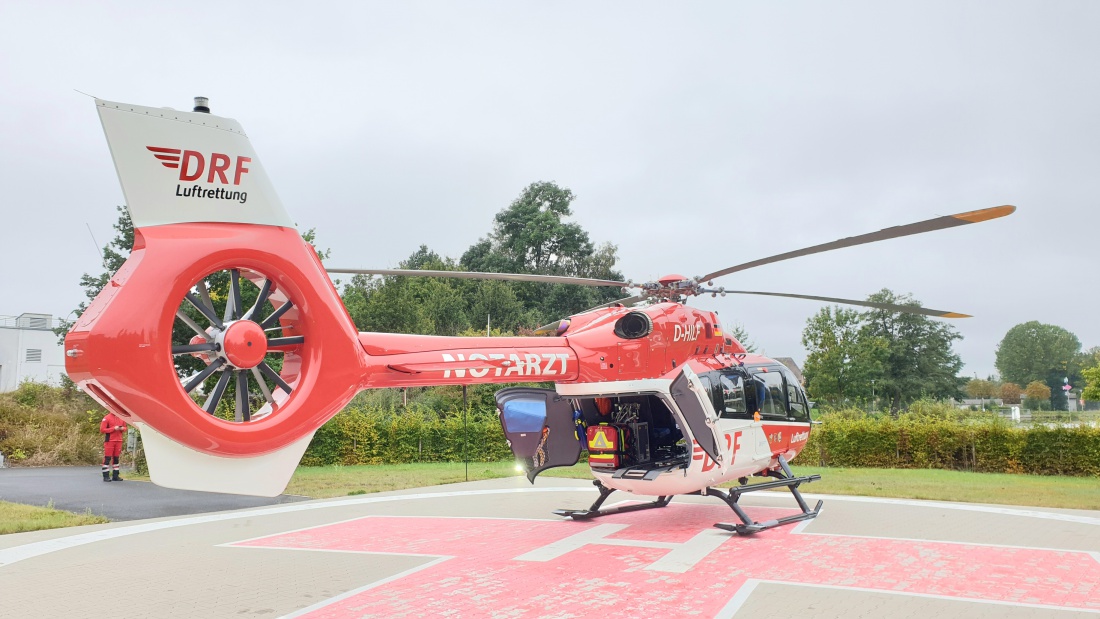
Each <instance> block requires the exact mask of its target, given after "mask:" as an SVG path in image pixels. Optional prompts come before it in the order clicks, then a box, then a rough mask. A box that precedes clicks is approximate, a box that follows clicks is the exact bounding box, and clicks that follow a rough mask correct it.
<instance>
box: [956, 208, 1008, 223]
mask: <svg viewBox="0 0 1100 619" xmlns="http://www.w3.org/2000/svg"><path fill="white" fill-rule="evenodd" d="M1014 212H1016V207H1015V206H1012V205H1011V204H1006V205H1004V206H994V207H993V208H983V209H981V210H978V211H970V212H967V213H959V214H958V215H952V217H954V218H955V219H961V220H963V221H965V222H967V223H972V224H976V223H978V222H979V221H989V220H990V219H997V218H998V217H1004V216H1005V215H1011V214H1012V213H1014Z"/></svg>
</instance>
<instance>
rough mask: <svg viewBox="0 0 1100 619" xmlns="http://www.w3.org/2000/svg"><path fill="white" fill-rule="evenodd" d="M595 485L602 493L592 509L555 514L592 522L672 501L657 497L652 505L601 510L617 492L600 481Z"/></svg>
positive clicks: (619, 506)
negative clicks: (601, 517)
mask: <svg viewBox="0 0 1100 619" xmlns="http://www.w3.org/2000/svg"><path fill="white" fill-rule="evenodd" d="M592 484H593V485H595V486H596V488H597V489H598V490H599V491H600V498H598V499H596V502H595V503H593V504H592V507H589V508H588V509H556V510H554V513H555V514H557V515H558V516H564V517H566V518H572V519H573V520H591V519H593V518H599V517H600V516H609V515H611V514H622V513H624V512H636V511H639V510H643V509H653V508H655V507H664V506H665V505H668V503H669V501H671V500H672V497H670V496H662V497H657V500H656V501H653V502H651V503H640V504H639V503H634V504H630V505H616V506H615V507H608V508H607V509H600V506H601V505H603V502H604V501H606V500H607V497H609V496H611V493H612V492H615V489H614V488H608V487H607V486H605V485H603V484H602V483H600V480H598V479H597V480H594V481H593V482H592Z"/></svg>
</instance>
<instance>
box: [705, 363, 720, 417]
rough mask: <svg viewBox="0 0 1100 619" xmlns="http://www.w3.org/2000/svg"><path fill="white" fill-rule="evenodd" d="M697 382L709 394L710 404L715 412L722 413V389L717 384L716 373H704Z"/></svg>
mask: <svg viewBox="0 0 1100 619" xmlns="http://www.w3.org/2000/svg"><path fill="white" fill-rule="evenodd" d="M699 382H700V383H702V384H703V389H706V391H707V393H708V394H710V404H711V406H713V407H714V411H715V412H721V411H722V387H721V385H720V384H719V382H718V372H706V373H704V374H700V375H699Z"/></svg>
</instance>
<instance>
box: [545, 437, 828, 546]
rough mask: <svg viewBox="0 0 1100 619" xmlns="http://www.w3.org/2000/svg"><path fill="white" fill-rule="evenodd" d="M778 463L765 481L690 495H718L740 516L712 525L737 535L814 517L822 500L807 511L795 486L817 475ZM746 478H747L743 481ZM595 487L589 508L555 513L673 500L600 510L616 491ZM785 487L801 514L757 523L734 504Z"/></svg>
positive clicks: (586, 513) (594, 514)
mask: <svg viewBox="0 0 1100 619" xmlns="http://www.w3.org/2000/svg"><path fill="white" fill-rule="evenodd" d="M779 466H780V467H782V469H783V472H782V473H781V472H779V471H768V473H767V475H768V476H769V477H774V478H775V481H766V482H763V483H759V484H751V485H742V486H739V487H734V488H730V490H729V492H723V491H721V490H719V489H717V488H705V489H703V490H702V491H700V492H693V493H691V494H697V495H700V496H713V497H718V498H719V499H722V500H723V501H725V502H726V505H729V506H730V508H731V509H733V511H734V513H736V514H737V517H738V518H740V519H741V523H739V524H731V523H724V522H719V523H717V524H715V525H714V526H716V527H718V528H719V529H723V530H726V531H732V532H734V533H737V534H738V535H750V534H752V533H758V532H760V531H764V530H766V529H771V528H774V527H780V526H783V525H785V524H791V523H792V522H799V521H801V520H809V519H811V518H816V517H817V514H818V512H820V511H821V505H822V503H823V502H824V501H818V502H817V506H815V507H814V508H813V510H812V511H811V510H810V507H809V506H808V505H806V501H805V499H803V498H802V494H801V493H800V492H799V491H798V486H799V485H801V484H803V483H810V482H811V481H817V480H819V479H821V476H820V475H809V476H806V477H795V476H794V474H793V473H792V472H791V468H790V467H789V466H787V460H786V459H785V458H784V457H783V456H779ZM746 481H747V480H746ZM592 484H593V485H594V486H596V488H597V489H598V490H599V491H600V498H598V499H596V502H595V503H593V504H592V507H589V508H588V509H556V510H554V513H555V514H556V515H558V516H564V517H566V518H572V519H573V520H591V519H593V518H599V517H600V516H609V515H611V514H621V513H624V512H636V511H640V510H643V509H653V508H655V507H664V506H666V505H668V504H669V502H670V501H672V497H671V496H661V497H657V500H656V501H653V502H651V503H634V504H629V505H616V506H615V507H609V508H607V509H600V506H601V505H603V502H604V501H606V500H607V497H609V496H611V493H612V492H615V489H614V488H608V487H607V486H605V485H603V484H602V483H600V480H598V479H597V480H595V481H593V482H592ZM783 487H786V488H787V489H788V490H790V491H791V494H793V495H794V500H795V501H798V506H799V507H800V508H801V509H802V513H801V514H795V515H793V516H786V517H784V518H776V519H774V520H766V521H764V522H756V521H755V520H753V519H752V518H750V517H749V515H748V514H746V513H745V510H743V509H741V506H740V505H738V504H737V501H738V499H740V498H741V495H742V494H744V493H746V492H756V491H757V490H769V489H771V488H783Z"/></svg>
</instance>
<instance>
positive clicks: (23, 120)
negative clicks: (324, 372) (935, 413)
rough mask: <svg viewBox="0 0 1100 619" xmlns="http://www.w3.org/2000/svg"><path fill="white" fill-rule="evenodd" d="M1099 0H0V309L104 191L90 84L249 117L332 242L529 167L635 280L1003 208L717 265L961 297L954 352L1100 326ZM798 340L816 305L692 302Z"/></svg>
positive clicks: (29, 290) (84, 236) (399, 230)
mask: <svg viewBox="0 0 1100 619" xmlns="http://www.w3.org/2000/svg"><path fill="white" fill-rule="evenodd" d="M1098 33H1100V4H1097V3H1095V2H1006V1H1001V0H998V1H996V2H957V1H952V2H928V1H921V2H911V3H899V2H890V3H884V2H871V1H868V2H830V3H823V2H782V3H774V2H773V3H765V2H757V3H751V4H750V3H732V2H691V3H647V2H600V3H594V2H553V3H549V2H541V3H526V2H511V1H510V2H465V3H458V2H396V1H393V2H388V3H365V2H356V3H351V2H348V3H339V4H338V3H301V2H293V3H292V2H262V3H259V2H257V3H230V2H215V3H206V2H187V3H162V2H143V3H137V2H125V3H122V2H118V3H107V2H97V3H89V2H71V3H59V2H44V1H35V2H18V1H14V0H6V1H5V2H3V3H2V4H0V186H2V188H3V191H2V193H0V205H2V209H3V211H2V213H3V224H2V226H0V247H2V248H3V254H2V255H3V268H2V269H0V314H4V315H16V314H20V313H22V312H48V313H52V314H54V315H58V316H64V315H65V314H67V313H68V312H69V311H70V310H71V309H72V308H74V307H75V306H76V305H77V303H79V302H80V301H81V299H82V298H83V297H82V291H81V289H80V288H79V285H78V281H79V278H80V275H81V273H83V272H85V271H91V272H98V271H99V270H101V269H100V268H99V267H98V260H99V258H98V254H97V251H96V248H95V245H94V244H93V243H92V240H91V238H90V236H89V231H88V226H90V227H91V230H92V232H93V233H94V236H95V238H96V240H97V241H98V243H99V244H100V245H102V244H104V243H106V242H107V241H108V240H109V239H110V238H111V236H112V233H113V231H112V229H111V225H112V224H113V223H114V222H115V221H116V213H115V206H116V205H119V204H122V203H123V197H122V192H121V189H120V188H119V185H118V181H117V177H116V175H115V172H114V168H113V165H112V163H111V160H110V155H109V153H108V150H107V145H106V142H105V140H104V138H103V133H102V130H101V128H100V125H99V120H98V117H97V115H96V111H95V106H94V104H93V101H92V100H91V99H89V98H88V97H86V96H84V95H81V94H78V93H77V92H74V89H77V90H81V91H83V92H86V93H90V94H92V95H95V96H97V97H101V98H104V99H108V100H113V101H123V102H128V103H136V104H141V105H149V106H156V107H160V106H169V107H175V108H177V109H190V106H191V101H192V97H194V96H195V95H203V96H207V97H209V98H210V105H211V108H212V110H213V112H214V113H216V114H219V115H222V116H228V117H231V118H236V119H237V120H239V121H240V122H241V124H242V125H243V126H244V128H245V130H246V131H247V132H248V134H249V136H250V137H251V140H252V143H253V145H254V147H255V148H256V151H257V152H258V153H259V156H260V157H261V158H262V160H263V163H264V166H265V167H266V168H267V171H268V173H269V175H270V176H271V178H272V180H273V182H274V184H275V187H276V189H277V190H278V191H279V194H280V196H281V198H282V200H283V202H284V204H285V205H286V207H287V210H288V211H289V212H290V214H291V216H292V217H293V218H294V219H295V220H296V221H297V222H298V225H299V227H301V228H302V229H306V228H311V227H316V228H317V231H318V241H319V242H318V244H319V246H320V247H328V248H331V249H332V258H331V259H330V261H329V264H331V265H339V266H352V267H356V266H358V267H376V268H385V267H393V266H396V265H397V263H398V262H399V261H400V260H402V259H404V258H406V257H407V256H408V255H409V254H410V253H412V252H413V251H414V250H415V249H416V248H417V246H419V245H420V244H422V243H423V244H427V245H428V246H429V247H430V248H432V249H433V250H435V251H437V252H439V253H441V254H445V255H448V256H452V257H458V256H459V255H461V253H462V252H463V251H464V250H465V249H466V248H467V247H468V246H469V245H470V244H472V243H473V242H475V241H476V240H477V239H478V237H480V236H483V235H484V234H486V233H487V232H488V230H489V228H490V225H491V221H492V217H493V215H494V214H495V213H496V212H497V211H499V210H500V209H502V208H504V207H506V206H507V205H508V204H509V202H510V201H511V200H512V199H514V198H515V197H516V196H517V195H518V194H519V192H520V191H521V190H522V189H523V188H524V187H525V186H526V185H527V184H529V183H531V182H533V181H538V180H548V181H556V182H557V183H559V184H560V185H563V186H565V187H568V188H570V189H572V190H573V191H574V193H575V194H576V195H577V200H576V202H575V203H574V212H575V218H576V220H577V221H578V222H580V223H581V224H582V225H583V226H584V227H585V229H586V230H588V231H589V233H590V234H591V236H592V238H593V240H594V241H596V242H603V241H610V242H612V243H615V244H616V245H618V247H619V256H620V262H619V266H620V267H621V270H622V271H623V273H624V274H625V275H626V276H627V277H630V278H633V279H635V280H644V279H647V278H656V277H659V276H660V275H663V274H667V273H670V272H673V273H680V274H683V275H688V276H691V275H698V274H703V273H706V272H710V271H713V270H717V269H719V268H722V267H725V266H730V265H733V264H737V263H740V262H744V261H748V260H752V259H755V258H760V257H764V256H768V255H772V254H776V253H780V252H784V251H788V250H792V249H796V248H799V247H803V246H807V245H814V244H817V243H821V242H826V241H831V240H835V239H838V238H841V237H845V236H850V235H853V234H859V233H864V232H870V231H874V230H878V229H880V228H884V227H887V226H892V225H898V224H905V223H910V222H914V221H920V220H923V219H928V218H930V217H934V216H937V215H947V214H952V213H958V212H962V211H969V210H974V209H979V208H985V207H990V206H996V205H1000V204H1015V205H1018V206H1019V211H1018V212H1017V213H1016V214H1015V215H1013V216H1011V217H1008V218H1005V219H1001V220H996V221H993V222H989V223H984V224H979V225H972V226H965V227H962V228H956V229H952V230H947V231H942V232H936V233H931V234H926V235H920V236H916V237H910V238H907V239H902V240H896V241H887V242H884V243H879V244H876V245H870V246H864V247H857V248H851V249H845V250H840V251H837V252H833V253H830V254H824V255H818V256H812V257H808V258H801V259H796V260H792V261H789V262H783V263H779V264H774V265H769V266H765V267H761V268H758V269H754V270H751V271H748V272H744V273H738V274H734V275H731V276H728V277H726V278H724V279H723V280H721V281H720V283H721V284H722V285H725V286H726V287H729V288H741V289H747V290H767V291H779V292H794V293H802V294H814V295H824V296H835V297H846V298H856V299H862V298H865V297H866V296H867V295H868V294H871V293H873V292H875V291H877V290H879V289H881V288H883V287H888V288H891V289H893V290H894V291H896V292H900V293H912V294H913V295H914V296H915V297H916V298H917V299H919V300H920V301H922V302H923V303H924V304H925V305H927V306H929V307H933V308H937V309H943V310H950V311H957V312H965V313H969V314H974V316H975V317H974V318H970V319H965V320H961V321H955V322H954V323H953V324H955V325H956V326H957V327H958V329H959V330H960V332H961V333H962V334H963V336H964V337H965V339H964V340H962V341H961V342H959V343H958V344H957V345H956V350H957V351H958V353H959V354H960V355H961V356H962V359H963V361H964V362H965V363H966V367H965V368H964V372H965V373H966V374H968V375H972V374H974V373H977V374H978V375H980V376H982V377H985V376H986V375H987V374H989V373H992V372H994V371H995V370H994V351H995V348H996V346H997V343H998V342H999V341H1000V339H1001V338H1002V337H1003V336H1004V334H1005V332H1006V331H1007V330H1008V329H1009V328H1011V327H1012V326H1013V325H1016V324H1018V323H1021V322H1025V321H1029V320H1039V321H1042V322H1046V323H1051V324H1055V325H1059V326H1062V327H1065V328H1066V329H1069V330H1070V331H1072V332H1074V333H1075V334H1077V335H1078V337H1079V338H1080V339H1081V341H1082V344H1083V345H1084V346H1085V347H1090V346H1096V345H1100V321H1098V320H1097V319H1096V315H1097V309H1098V307H1100V303H1098V296H1100V292H1098V291H1097V287H1096V284H1095V282H1094V281H1092V280H1091V279H1088V278H1089V277H1091V276H1089V275H1088V274H1089V273H1092V272H1093V271H1094V270H1095V265H1096V260H1097V258H1098V254H1100V252H1098V249H1097V245H1098V242H1097V241H1098V234H1097V231H1098V230H1100V226H1098V224H1100V214H1098V206H1100V204H1098V200H1097V197H1098V196H1100V191H1098V189H1100V187H1098V185H1100V173H1098V170H1100V66H1098V65H1100V35H1098ZM698 305H700V306H702V307H705V308H710V309H717V310H718V311H719V313H720V315H721V316H722V318H723V321H724V322H726V323H727V324H733V323H740V324H742V325H744V327H745V328H746V329H747V330H748V332H749V333H750V334H751V339H752V341H753V342H755V343H756V344H757V346H758V347H760V348H762V349H763V350H764V351H766V352H767V353H768V354H769V355H772V356H793V357H795V359H796V360H798V361H799V362H800V363H801V362H802V361H804V359H805V351H804V349H803V348H802V346H801V343H800V339H801V332H802V329H803V328H804V326H805V324H806V320H807V318H809V317H810V316H811V315H812V314H814V313H815V312H816V311H817V310H818V309H819V308H820V307H821V304H819V303H816V302H812V301H802V300H794V299H766V298H755V297H736V298H735V297H726V298H724V299H715V300H712V299H710V298H709V297H708V298H706V299H703V300H700V301H699V302H698Z"/></svg>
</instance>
